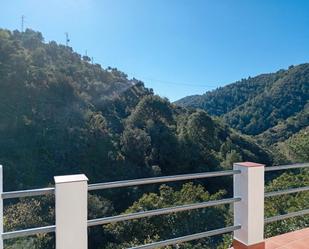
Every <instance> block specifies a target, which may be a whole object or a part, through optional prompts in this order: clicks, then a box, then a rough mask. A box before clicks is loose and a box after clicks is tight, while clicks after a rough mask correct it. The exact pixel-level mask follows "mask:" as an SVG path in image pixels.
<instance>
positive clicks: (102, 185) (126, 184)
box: [88, 170, 241, 191]
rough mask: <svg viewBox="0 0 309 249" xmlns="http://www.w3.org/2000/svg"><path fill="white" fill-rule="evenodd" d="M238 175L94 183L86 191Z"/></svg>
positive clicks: (217, 173) (222, 173) (225, 173)
mask: <svg viewBox="0 0 309 249" xmlns="http://www.w3.org/2000/svg"><path fill="white" fill-rule="evenodd" d="M240 173H241V172H240V170H225V171H215V172H206V173H196V174H184V175H173V176H161V177H152V178H142V179H135V180H124V181H116V182H105V183H96V184H90V185H89V187H88V190H89V191H93V190H102V189H113V188H122V187H132V186H139V185H147V184H154V183H165V182H175V181H185V180H194V179H203V178H209V177H217V176H230V175H235V174H240Z"/></svg>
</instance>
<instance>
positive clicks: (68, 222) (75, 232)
mask: <svg viewBox="0 0 309 249" xmlns="http://www.w3.org/2000/svg"><path fill="white" fill-rule="evenodd" d="M87 181H88V178H87V177H86V176H85V175H70V176H56V177H55V195H56V249H87V247H88V245H87V244H88V239H87V237H88V235H87V206H88V205H87V195H88V184H87Z"/></svg>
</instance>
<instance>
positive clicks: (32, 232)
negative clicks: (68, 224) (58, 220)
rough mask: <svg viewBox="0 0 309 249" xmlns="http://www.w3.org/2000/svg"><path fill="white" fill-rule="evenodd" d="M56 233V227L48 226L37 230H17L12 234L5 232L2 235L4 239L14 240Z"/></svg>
mask: <svg viewBox="0 0 309 249" xmlns="http://www.w3.org/2000/svg"><path fill="white" fill-rule="evenodd" d="M55 231H56V226H55V225H52V226H46V227H37V228H29V229H24V230H17V231H12V232H5V233H3V234H2V239H4V240H7V239H14V238H20V237H25V236H31V235H36V234H40V233H53V232H55Z"/></svg>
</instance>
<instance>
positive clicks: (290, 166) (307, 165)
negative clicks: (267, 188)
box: [265, 163, 309, 172]
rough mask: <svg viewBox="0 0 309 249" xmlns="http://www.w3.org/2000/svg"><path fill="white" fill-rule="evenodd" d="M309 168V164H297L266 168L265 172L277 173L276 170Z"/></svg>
mask: <svg viewBox="0 0 309 249" xmlns="http://www.w3.org/2000/svg"><path fill="white" fill-rule="evenodd" d="M308 167H309V163H296V164H289V165H280V166H271V167H265V172H269V171H275V170H286V169H300V168H308Z"/></svg>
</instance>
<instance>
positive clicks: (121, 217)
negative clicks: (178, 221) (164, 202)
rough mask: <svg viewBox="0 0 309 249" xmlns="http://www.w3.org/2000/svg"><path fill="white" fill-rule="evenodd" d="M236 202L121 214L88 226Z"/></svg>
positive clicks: (188, 205)
mask: <svg viewBox="0 0 309 249" xmlns="http://www.w3.org/2000/svg"><path fill="white" fill-rule="evenodd" d="M238 201H241V198H229V199H222V200H216V201H208V202H202V203H194V204H187V205H181V206H175V207H169V208H162V209H155V210H148V211H141V212H137V213H130V214H122V215H117V216H111V217H104V218H98V219H93V220H89V221H88V226H89V227H91V226H97V225H104V224H108V223H115V222H120V221H127V220H133V219H140V218H146V217H152V216H157V215H163V214H170V213H177V212H182V211H188V210H195V209H201V208H206V207H212V206H218V205H224V204H231V203H235V202H238Z"/></svg>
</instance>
